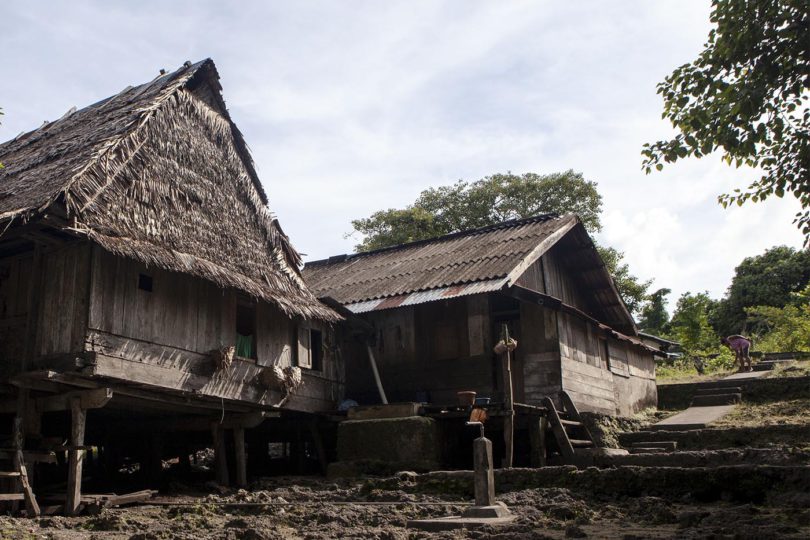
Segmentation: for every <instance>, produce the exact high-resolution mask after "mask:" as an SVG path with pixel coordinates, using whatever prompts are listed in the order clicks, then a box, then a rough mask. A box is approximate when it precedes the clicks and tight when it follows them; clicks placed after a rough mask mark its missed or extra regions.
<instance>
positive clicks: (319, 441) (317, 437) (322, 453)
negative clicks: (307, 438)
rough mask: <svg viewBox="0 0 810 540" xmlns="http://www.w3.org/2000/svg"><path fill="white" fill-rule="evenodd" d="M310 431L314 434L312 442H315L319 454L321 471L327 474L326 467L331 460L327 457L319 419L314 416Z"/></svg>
mask: <svg viewBox="0 0 810 540" xmlns="http://www.w3.org/2000/svg"><path fill="white" fill-rule="evenodd" d="M309 432H310V435H312V442H313V443H314V444H315V452H316V453H317V454H318V463H319V464H320V466H321V473H322V474H324V475H325V474H326V468H327V467H328V465H329V461H328V460H327V458H326V448H325V447H324V444H323V437H322V436H321V430H320V429H318V419H317V418H313V419H312V420H310V422H309Z"/></svg>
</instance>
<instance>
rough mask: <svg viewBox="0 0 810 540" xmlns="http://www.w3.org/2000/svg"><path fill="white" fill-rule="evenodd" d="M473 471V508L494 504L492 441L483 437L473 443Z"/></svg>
mask: <svg viewBox="0 0 810 540" xmlns="http://www.w3.org/2000/svg"><path fill="white" fill-rule="evenodd" d="M473 468H474V469H475V472H474V475H475V506H492V505H494V504H495V473H494V471H493V465H492V441H490V440H489V439H487V438H486V437H484V436H483V435H482V436H481V437H479V438H477V439H475V440H474V441H473Z"/></svg>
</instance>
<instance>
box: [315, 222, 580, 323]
mask: <svg viewBox="0 0 810 540" xmlns="http://www.w3.org/2000/svg"><path fill="white" fill-rule="evenodd" d="M576 220H577V218H576V216H573V215H567V216H562V217H560V216H557V215H555V214H545V215H541V216H536V217H532V218H527V219H521V220H513V221H506V222H503V223H500V224H497V225H493V226H491V227H485V228H482V229H474V230H471V231H464V232H461V233H455V234H450V235H447V236H442V237H439V238H435V239H432V240H424V241H420V242H413V243H410V244H403V245H400V246H394V247H391V248H386V249H381V250H377V251H372V252H368V253H357V254H354V255H347V256H340V257H332V258H330V259H327V260H323V261H316V262H312V263H307V265H306V266H305V267H304V278H305V280H306V282H307V284H308V285H309V287H310V289H311V290H312V291H314V292H315V294H316V296H319V297H325V296H328V297H331V298H334V299H335V300H337V301H338V302H340V303H341V304H344V305H346V306H347V307H348V306H349V305H351V304H354V305H358V306H359V305H361V303H365V302H367V301H371V300H379V299H384V298H390V297H399V296H403V295H405V296H408V298H407V301H408V302H409V303H422V302H427V301H429V300H418V299H419V298H422V297H420V296H413V298H411V297H410V296H409V295H412V294H413V293H423V292H426V291H430V295H432V294H434V291H435V292H436V294H438V292H437V291H438V290H446V289H447V288H449V287H452V286H454V285H469V284H477V283H482V282H486V283H488V284H489V285H487V286H492V282H498V281H500V282H504V280H505V278H507V276H508V275H509V273H510V272H511V271H512V270H513V269H514V268H515V267H517V266H518V265H519V264H520V263H521V262H523V261H524V259H526V258H527V257H529V256H535V257H536V256H539V254H537V253H533V252H534V251H535V248H537V246H538V245H539V244H540V243H541V242H542V241H543V240H545V239H547V238H548V237H549V236H551V235H553V234H554V233H555V232H557V231H558V230H560V229H562V228H564V227H570V226H571V224H572V223H575V222H576ZM483 286H484V285H482V287H483ZM487 290H492V289H487ZM479 292H485V291H483V290H482V291H479ZM464 294H474V293H471V292H468V293H464ZM430 295H429V296H430ZM456 296H460V295H456ZM378 304H379V302H378ZM378 304H374V305H378ZM370 305H371V304H370ZM350 309H352V311H355V309H354V308H351V307H350ZM358 309H361V308H358ZM370 309H374V308H370ZM370 309H364V310H365V311H368V310H370ZM357 312H358V313H359V312H360V311H357Z"/></svg>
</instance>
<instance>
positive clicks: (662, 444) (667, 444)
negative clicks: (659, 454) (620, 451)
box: [630, 441, 678, 450]
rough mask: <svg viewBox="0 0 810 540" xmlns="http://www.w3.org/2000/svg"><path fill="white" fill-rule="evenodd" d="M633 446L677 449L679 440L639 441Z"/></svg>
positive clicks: (632, 445) (632, 446)
mask: <svg viewBox="0 0 810 540" xmlns="http://www.w3.org/2000/svg"><path fill="white" fill-rule="evenodd" d="M630 446H631V448H660V449H662V450H677V449H678V442H677V441H638V442H634V443H632V444H631V445H630Z"/></svg>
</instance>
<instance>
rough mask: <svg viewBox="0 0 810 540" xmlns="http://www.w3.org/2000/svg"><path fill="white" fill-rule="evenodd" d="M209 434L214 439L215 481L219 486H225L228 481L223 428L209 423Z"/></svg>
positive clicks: (217, 424) (215, 423)
mask: <svg viewBox="0 0 810 540" xmlns="http://www.w3.org/2000/svg"><path fill="white" fill-rule="evenodd" d="M211 436H212V438H213V440H214V471H215V473H216V481H217V484H219V485H221V486H227V485H228V484H229V483H230V481H229V479H228V458H227V457H226V455H225V429H224V428H223V427H222V425H221V424H219V423H217V422H214V423H213V424H211Z"/></svg>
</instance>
